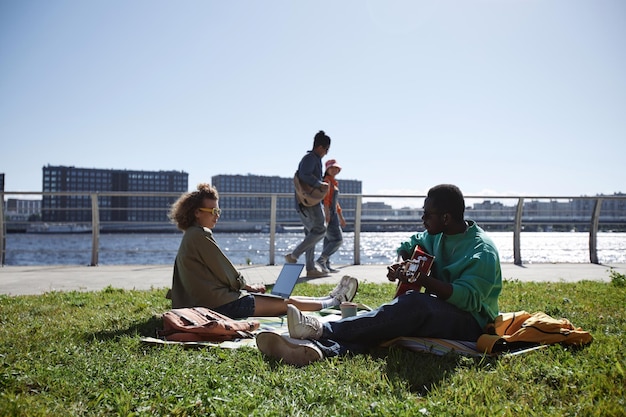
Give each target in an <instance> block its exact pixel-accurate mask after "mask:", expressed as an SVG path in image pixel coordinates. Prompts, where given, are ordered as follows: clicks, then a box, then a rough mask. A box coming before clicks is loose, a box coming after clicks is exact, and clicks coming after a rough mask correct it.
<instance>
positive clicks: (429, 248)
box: [398, 220, 502, 328]
mask: <svg viewBox="0 0 626 417" xmlns="http://www.w3.org/2000/svg"><path fill="white" fill-rule="evenodd" d="M468 224H469V227H468V228H467V230H466V231H465V233H460V234H456V235H444V234H443V233H439V234H437V235H431V234H429V233H428V232H426V231H425V232H421V233H417V234H415V235H413V236H411V239H410V241H408V242H403V243H402V244H401V245H400V247H399V248H398V252H400V251H406V252H408V253H413V250H414V249H415V246H416V245H419V246H421V247H422V248H424V250H425V251H426V252H428V253H430V254H431V255H434V256H435V261H434V262H433V266H432V273H431V274H432V277H433V278H434V279H438V280H440V281H443V282H447V283H450V284H452V295H451V296H450V298H448V299H447V300H446V301H448V302H449V303H450V304H453V305H455V306H457V307H458V308H460V309H461V310H464V311H467V312H469V313H471V314H472V315H473V316H474V318H475V319H476V321H477V322H478V324H479V325H480V326H481V327H483V328H484V327H485V325H486V324H487V323H489V322H492V321H493V320H494V319H495V318H496V316H497V315H498V314H499V308H498V296H499V295H500V291H501V290H502V272H501V271H500V257H499V255H498V249H497V248H496V246H495V244H494V243H493V241H492V240H491V238H490V237H489V236H487V234H486V233H485V231H484V230H483V229H481V228H480V227H479V226H478V225H477V224H476V223H475V222H473V221H471V220H468Z"/></svg>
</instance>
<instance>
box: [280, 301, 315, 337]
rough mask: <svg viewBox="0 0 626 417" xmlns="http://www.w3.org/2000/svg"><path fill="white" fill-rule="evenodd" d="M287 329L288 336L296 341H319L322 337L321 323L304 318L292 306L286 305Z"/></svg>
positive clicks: (312, 318) (308, 317)
mask: <svg viewBox="0 0 626 417" xmlns="http://www.w3.org/2000/svg"><path fill="white" fill-rule="evenodd" d="M287 327H288V328H289V336H291V337H295V338H296V339H315V340H317V339H319V338H320V337H322V323H320V321H319V320H318V319H316V318H315V317H312V316H305V315H304V314H302V313H301V312H300V310H298V308H297V307H296V306H294V305H293V304H287Z"/></svg>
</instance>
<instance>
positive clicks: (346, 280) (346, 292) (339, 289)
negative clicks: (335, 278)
mask: <svg viewBox="0 0 626 417" xmlns="http://www.w3.org/2000/svg"><path fill="white" fill-rule="evenodd" d="M358 289H359V281H358V280H357V279H356V278H354V277H351V276H350V275H344V276H343V277H341V280H340V281H339V284H337V286H336V287H335V288H334V289H333V290H332V291H331V292H330V294H328V296H329V297H333V298H335V299H337V300H338V301H339V303H343V302H344V301H352V300H353V299H354V296H355V295H356V292H357V290H358Z"/></svg>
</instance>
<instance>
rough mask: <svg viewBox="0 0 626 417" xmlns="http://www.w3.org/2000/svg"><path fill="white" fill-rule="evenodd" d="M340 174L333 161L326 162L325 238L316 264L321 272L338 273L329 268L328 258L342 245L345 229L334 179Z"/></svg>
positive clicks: (337, 183) (339, 169) (337, 166)
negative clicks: (343, 228) (343, 230)
mask: <svg viewBox="0 0 626 417" xmlns="http://www.w3.org/2000/svg"><path fill="white" fill-rule="evenodd" d="M339 172H341V167H340V166H339V164H338V163H337V161H336V160H335V159H329V160H328V161H326V172H325V173H324V182H326V183H328V194H326V197H324V216H325V217H326V236H324V248H323V249H322V254H321V255H320V257H319V258H318V259H317V261H316V263H317V265H318V266H319V267H320V269H321V270H322V272H339V270H337V269H334V268H332V267H331V266H330V257H331V255H332V254H333V253H335V252H337V250H339V248H340V247H341V244H342V243H343V234H342V230H341V228H342V227H346V220H345V219H344V218H343V214H342V213H341V206H340V205H339V199H338V197H339V182H338V181H337V180H336V179H335V177H336V176H337V174H339Z"/></svg>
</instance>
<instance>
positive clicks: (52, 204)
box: [41, 165, 189, 222]
mask: <svg viewBox="0 0 626 417" xmlns="http://www.w3.org/2000/svg"><path fill="white" fill-rule="evenodd" d="M188 176H189V174H187V173H186V172H183V171H129V170H118V169H93V168H76V167H73V166H51V165H48V166H44V167H43V187H42V191H43V192H44V196H43V199H42V206H41V209H42V220H43V221H44V222H89V221H91V197H90V196H89V194H88V193H94V192H112V193H114V192H118V191H119V192H133V193H142V192H150V193H159V192H161V193H169V192H173V193H176V194H179V193H183V192H186V191H187V190H188ZM48 192H53V193H63V192H68V193H77V192H78V193H85V194H80V195H63V194H59V195H45V193H48ZM177 198H178V195H176V196H141V195H139V196H126V195H119V196H117V195H102V196H99V197H98V206H99V207H100V221H103V222H106V221H112V222H167V221H168V218H167V213H168V211H169V207H170V205H171V204H172V203H173V202H174V201H175V200H176V199H177Z"/></svg>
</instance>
